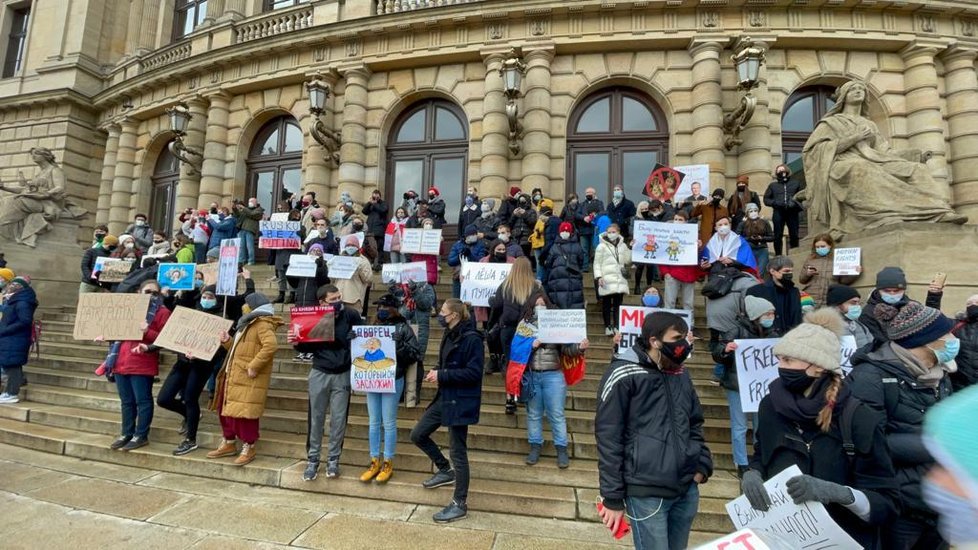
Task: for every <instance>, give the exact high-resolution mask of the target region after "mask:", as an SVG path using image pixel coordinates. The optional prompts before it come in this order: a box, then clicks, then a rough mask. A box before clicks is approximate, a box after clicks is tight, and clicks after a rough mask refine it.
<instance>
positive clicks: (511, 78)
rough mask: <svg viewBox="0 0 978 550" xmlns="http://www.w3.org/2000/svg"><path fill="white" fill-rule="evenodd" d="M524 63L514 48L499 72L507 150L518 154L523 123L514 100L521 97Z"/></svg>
mask: <svg viewBox="0 0 978 550" xmlns="http://www.w3.org/2000/svg"><path fill="white" fill-rule="evenodd" d="M525 72H526V64H525V63H523V60H522V59H520V58H519V56H518V55H517V53H516V50H513V51H512V52H510V56H509V58H507V59H506V61H503V66H502V67H501V68H500V69H499V74H500V75H501V76H502V77H503V94H505V95H506V119H507V120H509V150H510V152H512V153H513V154H514V155H518V154H519V153H520V150H521V149H522V148H523V145H522V144H521V143H520V140H521V139H522V138H523V125H522V124H520V120H519V117H520V108H519V105H517V104H516V100H517V99H519V98H520V97H522V95H523V94H522V93H521V92H520V89H521V88H522V84H523V74H524V73H525Z"/></svg>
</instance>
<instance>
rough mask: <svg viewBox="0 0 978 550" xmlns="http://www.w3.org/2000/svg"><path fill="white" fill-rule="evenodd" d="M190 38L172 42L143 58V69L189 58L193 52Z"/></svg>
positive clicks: (147, 69)
mask: <svg viewBox="0 0 978 550" xmlns="http://www.w3.org/2000/svg"><path fill="white" fill-rule="evenodd" d="M191 51H192V50H191V46H190V41H189V40H184V41H182V42H177V43H175V44H171V45H169V46H167V47H165V48H163V49H161V50H157V51H155V52H153V53H152V54H150V55H148V56H147V57H146V58H145V59H143V60H142V62H141V65H142V70H143V71H151V70H153V69H155V68H157V67H162V66H164V65H169V64H170V63H174V62H176V61H180V60H182V59H187V58H188V57H190V54H191Z"/></svg>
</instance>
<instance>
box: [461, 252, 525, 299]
mask: <svg viewBox="0 0 978 550" xmlns="http://www.w3.org/2000/svg"><path fill="white" fill-rule="evenodd" d="M511 269H513V264H491V263H482V262H469V263H467V264H465V265H464V266H462V271H461V274H460V279H461V280H462V294H461V299H462V301H463V302H468V303H470V304H472V305H474V306H482V307H489V299H490V298H492V297H493V296H495V295H496V290H497V289H498V288H499V285H501V284H502V282H503V281H504V280H506V277H507V276H508V275H509V271H510V270H511Z"/></svg>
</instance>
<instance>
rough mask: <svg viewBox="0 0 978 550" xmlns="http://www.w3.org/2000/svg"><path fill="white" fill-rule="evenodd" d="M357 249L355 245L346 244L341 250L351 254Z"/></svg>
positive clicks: (348, 254)
mask: <svg viewBox="0 0 978 550" xmlns="http://www.w3.org/2000/svg"><path fill="white" fill-rule="evenodd" d="M359 250H360V249H359V248H357V247H355V246H347V247H344V248H343V252H345V253H346V255H347V256H352V255H354V254H356V253H357V251H359Z"/></svg>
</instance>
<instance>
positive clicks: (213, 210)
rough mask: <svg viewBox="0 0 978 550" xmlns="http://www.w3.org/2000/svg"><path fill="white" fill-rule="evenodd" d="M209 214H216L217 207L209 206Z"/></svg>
mask: <svg viewBox="0 0 978 550" xmlns="http://www.w3.org/2000/svg"><path fill="white" fill-rule="evenodd" d="M303 204H306V203H303ZM211 214H217V208H211Z"/></svg>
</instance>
